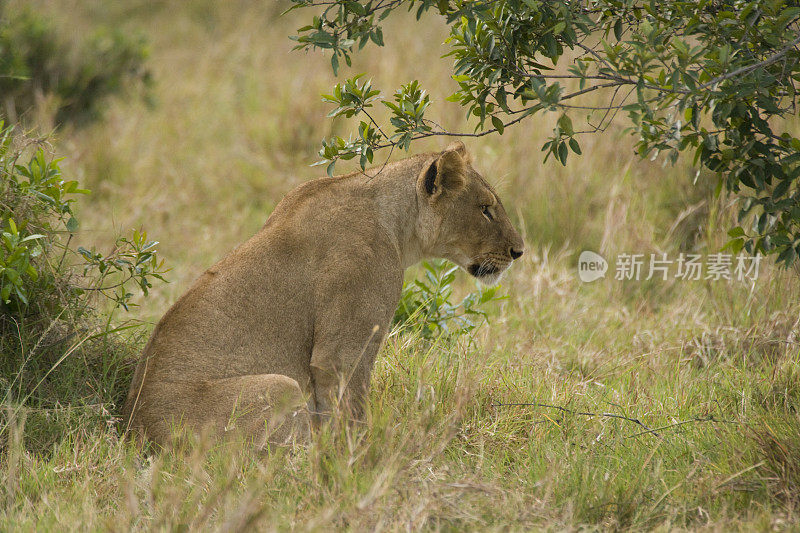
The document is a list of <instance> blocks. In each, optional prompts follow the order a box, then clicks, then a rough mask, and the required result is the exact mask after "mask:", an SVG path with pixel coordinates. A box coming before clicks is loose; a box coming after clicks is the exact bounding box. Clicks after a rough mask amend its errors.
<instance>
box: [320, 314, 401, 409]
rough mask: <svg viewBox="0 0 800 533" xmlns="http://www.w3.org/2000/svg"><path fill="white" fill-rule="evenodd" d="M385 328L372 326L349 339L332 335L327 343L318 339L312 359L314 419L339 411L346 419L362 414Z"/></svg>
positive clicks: (384, 326)
mask: <svg viewBox="0 0 800 533" xmlns="http://www.w3.org/2000/svg"><path fill="white" fill-rule="evenodd" d="M387 328H388V324H382V325H379V324H374V325H372V327H370V328H369V330H368V332H362V334H361V335H353V334H352V328H348V329H350V330H351V334H350V335H352V337H353V338H348V337H345V336H343V335H341V332H342V330H339V331H338V333H339V335H335V336H334V337H333V338H331V339H330V341H329V342H325V341H324V340H323V339H320V342H318V343H315V345H314V349H313V351H312V355H311V376H312V379H313V385H314V401H315V406H314V407H315V409H314V412H315V414H316V418H317V421H318V422H322V420H323V419H324V417H325V416H328V415H330V414H331V413H333V412H335V411H337V410H342V411H344V413H345V415H346V416H352V417H354V418H357V419H360V418H362V417H363V414H364V406H365V403H366V398H367V393H368V392H369V381H370V376H371V374H372V366H373V364H374V362H375V356H376V355H377V353H378V349H379V348H380V345H381V341H382V340H383V337H384V334H383V331H386V329H387Z"/></svg>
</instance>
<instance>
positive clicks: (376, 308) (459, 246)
mask: <svg viewBox="0 0 800 533" xmlns="http://www.w3.org/2000/svg"><path fill="white" fill-rule="evenodd" d="M367 174H368V175H366V176H365V175H364V174H362V173H354V174H350V175H348V176H340V177H335V178H320V179H317V180H313V181H310V182H308V183H305V184H303V185H301V186H299V187H297V188H296V189H294V190H293V191H292V192H290V193H289V194H288V195H287V196H286V197H285V198H284V199H283V200H282V201H281V202H280V203H279V204H278V206H277V207H276V208H275V211H274V212H273V213H272V214H271V215H270V217H269V218H268V219H267V222H266V224H265V225H264V227H263V228H262V229H261V231H259V232H258V233H257V234H256V235H255V236H253V237H252V238H251V239H250V240H248V241H247V242H245V243H244V244H242V245H241V246H239V247H238V248H236V249H235V250H233V251H232V252H231V253H230V254H229V255H228V256H227V257H225V258H224V259H223V260H221V261H220V262H219V263H217V264H216V265H214V266H213V267H211V268H210V269H208V270H207V271H206V272H205V273H204V274H203V275H202V276H201V277H200V278H199V279H198V280H197V281H196V282H195V284H194V285H193V286H192V287H191V288H190V289H189V290H188V291H187V292H186V293H185V294H184V295H183V296H182V297H181V298H180V299H178V301H177V302H176V303H175V304H174V305H173V306H172V308H171V309H170V310H169V311H167V313H166V314H165V315H164V317H163V318H162V319H161V321H160V322H159V323H158V325H157V326H156V328H155V330H154V331H153V335H152V337H151V338H150V341H149V342H148V344H147V346H146V347H145V350H144V354H143V357H142V360H141V361H140V363H139V366H138V367H137V369H136V373H135V375H134V379H133V383H132V384H131V389H130V392H129V394H128V398H127V401H126V403H125V409H124V412H125V420H126V423H127V424H128V425H129V427H130V428H131V429H132V430H134V431H135V432H136V433H138V434H140V435H142V436H145V437H147V438H149V439H151V440H153V441H155V442H157V443H159V444H162V445H167V444H168V443H169V442H170V437H171V434H172V432H173V431H174V428H175V426H179V425H183V426H185V427H188V428H189V429H190V430H192V431H199V430H202V429H204V428H205V429H207V430H210V431H212V432H213V433H216V434H221V433H224V432H226V431H229V430H237V431H239V432H242V433H243V434H244V435H245V436H247V437H248V438H252V439H253V440H255V441H256V442H258V443H259V444H264V443H266V442H284V441H286V440H288V439H291V438H295V437H297V438H301V439H302V438H304V437H305V436H306V435H307V433H308V431H309V428H310V427H311V426H312V422H313V421H314V420H316V417H315V416H314V414H315V413H327V412H330V411H331V409H332V407H333V406H334V403H335V402H337V401H339V400H344V401H346V402H347V404H348V405H349V406H350V407H351V408H352V409H353V410H354V411H355V412H356V413H357V414H358V413H360V411H361V409H362V407H363V402H364V399H365V396H366V392H367V388H368V386H369V380H370V373H371V370H372V366H373V362H374V360H375V356H376V354H377V352H378V348H379V347H380V345H381V342H382V340H383V338H384V336H385V335H386V333H387V330H388V328H389V326H390V323H391V319H392V316H393V313H394V309H395V307H396V306H397V302H398V300H399V297H400V291H401V288H402V282H403V271H404V270H405V268H406V267H408V266H410V265H412V264H414V263H416V262H417V261H419V260H420V259H422V258H425V257H444V258H447V259H450V260H452V261H454V262H455V263H457V264H458V265H460V266H461V267H463V268H464V269H466V270H468V271H470V272H471V273H472V274H473V275H476V276H477V277H479V278H480V279H482V280H483V281H486V282H490V283H492V282H495V281H496V280H497V279H498V278H499V276H500V275H501V274H502V271H503V270H505V268H507V267H508V265H509V264H510V263H511V261H512V259H513V257H512V250H513V255H514V256H518V255H521V254H522V249H523V243H522V240H521V238H520V236H519V234H518V233H517V232H516V231H515V230H514V228H513V227H512V225H511V223H510V221H509V219H508V216H507V215H506V213H505V210H504V209H503V206H502V205H501V204H500V200H499V199H498V198H497V195H496V194H495V193H494V191H493V190H492V188H491V187H490V186H489V185H488V184H487V183H486V181H485V180H484V179H483V178H482V177H481V176H480V175H479V174H478V173H477V172H476V171H475V170H474V169H473V168H472V166H471V164H470V158H469V156H468V155H467V153H466V150H465V148H464V145H463V144H462V143H460V142H456V143H453V144H452V145H450V146H449V147H448V149H447V150H445V151H444V152H441V153H435V154H424V155H419V156H415V157H411V158H409V159H404V160H402V161H399V162H397V163H394V164H391V165H387V166H386V167H385V168H383V169H373V170H370V171H368V172H367ZM484 206H489V207H488V214H489V217H491V218H492V220H490V218H489V217H487V215H486V214H485V213H484V212H483V211H484V209H483V208H484Z"/></svg>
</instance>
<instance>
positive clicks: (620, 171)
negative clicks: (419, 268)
mask: <svg viewBox="0 0 800 533" xmlns="http://www.w3.org/2000/svg"><path fill="white" fill-rule="evenodd" d="M38 3H40V4H42V5H43V6H44V7H45V8H46V9H48V10H51V11H52V12H53V13H54V15H53V16H54V17H56V18H57V19H58V20H59V21H61V22H62V23H63V24H65V25H66V26H67V27H70V28H74V31H82V30H85V29H86V28H87V27H89V26H91V25H92V24H94V23H95V22H96V21H105V22H112V23H119V24H123V25H125V26H126V27H129V28H131V29H136V30H138V31H144V32H146V34H147V35H148V37H149V39H150V41H151V43H152V58H151V60H150V66H151V68H152V69H153V73H154V77H155V80H156V88H155V100H156V104H155V107H153V108H148V107H147V106H146V105H145V104H144V103H142V102H139V101H137V100H135V99H126V100H117V101H114V102H112V103H111V105H110V107H109V110H108V113H107V117H106V120H105V121H103V122H101V123H98V124H96V125H94V126H92V127H90V128H88V129H84V130H80V131H74V132H62V133H61V134H60V142H59V144H60V151H61V152H62V153H63V154H65V155H67V156H68V159H67V161H65V167H66V168H67V169H68V171H69V172H71V173H73V174H74V175H77V176H78V177H79V178H80V179H82V181H83V182H85V183H86V184H87V185H88V186H89V187H90V188H91V189H93V190H94V191H95V194H94V195H93V197H92V199H91V201H90V203H89V204H85V205H84V210H83V212H82V220H83V221H84V223H85V226H84V232H83V238H84V239H86V240H87V241H89V242H104V240H108V239H110V238H111V236H112V235H113V234H114V231H113V229H112V227H111V224H110V223H109V221H110V220H113V225H114V226H115V227H117V228H123V229H127V228H130V227H133V226H139V225H144V226H145V227H146V228H147V230H148V232H149V233H150V234H151V235H154V236H157V238H158V239H159V240H160V241H161V242H162V245H161V250H162V253H163V254H164V255H165V256H166V257H167V258H168V261H169V263H170V264H171V265H172V267H173V271H172V273H171V275H170V276H169V277H170V278H171V280H172V283H171V284H169V285H167V286H162V287H160V288H158V289H157V290H156V291H155V293H154V296H153V297H152V298H150V299H149V300H148V301H145V302H142V304H143V305H142V307H141V308H140V309H139V310H137V311H134V313H136V314H137V315H138V316H140V317H142V318H145V319H150V320H154V319H156V318H157V317H158V316H159V315H160V314H161V313H163V311H164V310H165V309H166V307H167V306H168V304H169V303H170V302H171V301H173V300H174V299H175V298H176V297H177V296H178V295H179V294H180V293H181V292H182V291H183V290H185V289H186V287H187V286H188V284H189V283H190V282H191V281H192V279H193V278H194V277H195V276H197V275H198V274H199V273H200V272H201V271H202V270H203V269H205V268H206V267H207V266H209V265H210V264H211V263H212V262H214V261H215V260H216V259H217V258H219V257H221V256H222V255H223V254H224V253H226V252H227V251H228V250H229V249H230V248H232V247H233V246H234V245H235V244H237V243H238V242H240V241H242V240H244V239H245V238H247V237H248V236H250V235H251V234H252V233H253V232H254V231H256V230H257V229H258V228H259V227H260V225H261V224H262V223H263V221H264V219H265V218H266V216H267V214H268V213H269V211H270V210H271V209H272V207H273V206H274V205H275V203H276V202H277V201H278V200H279V199H280V198H281V196H282V195H283V194H285V193H286V192H287V191H288V190H290V189H291V188H292V187H294V186H296V185H297V184H298V183H301V182H302V181H305V180H307V179H309V178H311V177H313V176H314V175H315V174H316V173H317V169H309V168H308V166H307V165H308V163H310V162H312V161H313V160H314V159H315V151H316V149H317V146H318V144H319V141H320V139H321V138H322V137H323V136H326V135H328V134H329V133H330V132H331V129H332V128H333V129H334V130H335V131H345V130H344V128H345V127H346V126H344V125H341V124H335V125H333V126H331V124H330V123H329V122H327V121H326V120H325V119H324V118H323V117H324V114H325V112H326V111H327V108H326V106H325V105H323V104H322V103H321V102H320V99H319V94H320V93H322V92H324V91H327V90H328V89H329V88H330V87H331V86H332V85H333V83H335V80H334V79H333V77H332V75H331V74H330V72H329V68H328V66H327V65H328V63H327V59H326V58H324V57H320V56H318V55H303V54H298V53H290V52H289V50H290V48H291V46H292V43H291V42H289V41H288V40H287V39H286V35H287V34H289V33H291V32H292V30H293V29H294V28H296V27H298V26H299V25H300V24H301V22H302V20H303V18H304V17H305V16H307V15H304V14H300V15H299V16H298V15H297V14H292V15H291V16H288V17H283V18H279V17H278V14H279V13H280V11H281V9H283V8H284V7H285V4H284V3H282V2H281V3H274V4H273V3H272V2H259V3H250V2H244V1H239V2H230V3H216V2H211V1H201V0H194V1H192V2H187V3H185V4H183V5H181V7H176V6H175V5H173V3H167V2H155V3H154V2H143V1H142V2H126V3H125V7H119V6H116V7H112V8H109V7H108V6H107V5H106V3H105V2H100V1H99V0H74V1H71V2H66V1H64V2H56V1H55V0H51V1H45V0H39V1H38ZM223 6H224V7H223ZM385 33H386V37H387V48H386V49H382V50H374V49H373V50H370V51H369V52H365V53H364V54H362V55H359V56H357V57H356V61H355V63H356V64H355V65H354V68H353V69H352V72H354V73H355V72H361V71H368V72H370V73H372V74H373V75H374V80H375V84H376V85H377V86H379V87H382V88H384V89H385V90H386V91H391V90H392V89H393V88H395V87H396V86H397V85H398V84H399V83H401V82H403V81H406V80H408V79H413V78H419V79H420V80H421V81H422V83H423V86H425V87H427V88H428V89H429V90H430V91H431V92H432V94H433V95H435V96H437V97H438V98H437V101H436V102H435V107H434V109H433V111H434V113H435V114H436V115H437V118H439V119H440V121H441V122H442V123H444V124H447V125H448V126H450V127H452V128H453V129H456V128H464V122H463V117H462V116H461V115H462V114H461V111H460V110H459V109H458V108H457V107H455V106H453V105H451V104H446V103H445V102H443V101H442V100H443V98H441V97H442V96H443V95H445V94H448V92H449V91H450V90H451V89H452V88H453V82H452V81H450V80H449V79H448V62H447V61H446V60H442V59H440V58H439V57H438V56H439V55H440V53H439V52H440V51H442V50H443V48H442V47H440V46H439V44H438V43H440V42H441V41H442V39H443V37H444V27H443V25H442V24H441V23H440V22H439V21H437V20H435V19H433V18H429V19H425V21H424V22H423V23H422V24H413V23H412V22H411V19H410V18H409V17H405V18H403V17H400V18H399V19H398V20H396V21H393V22H392V21H390V24H389V26H388V28H387V30H386V32H385ZM549 123H550V118H542V119H538V118H534V119H533V120H531V121H528V122H526V123H524V124H521V125H519V126H517V127H514V128H510V129H509V130H507V131H506V134H505V135H504V136H502V137H491V138H486V139H484V140H481V141H480V142H478V141H475V142H469V143H468V148H469V149H470V150H471V151H472V152H473V153H474V155H475V159H476V161H477V164H478V166H479V167H480V168H482V169H484V170H485V171H486V172H485V173H486V174H487V176H488V177H489V179H490V180H492V181H494V182H495V183H498V184H499V190H500V192H501V195H502V196H503V197H504V198H505V203H506V205H507V208H508V210H509V212H510V213H511V214H512V216H513V217H514V218H515V221H516V222H517V223H518V224H519V226H520V227H521V228H522V229H523V230H524V233H525V236H526V241H527V244H528V247H529V249H530V253H528V254H526V255H525V256H524V258H523V259H522V260H521V262H519V264H517V265H515V267H514V268H513V269H512V272H511V273H510V275H509V276H508V277H507V278H506V280H505V281H504V286H505V290H506V291H507V293H508V295H509V297H508V299H507V300H505V301H503V302H502V303H501V304H499V305H497V306H496V308H495V309H494V310H493V313H492V322H491V325H490V326H489V327H486V328H483V329H481V330H479V332H478V333H477V335H476V336H475V338H474V339H471V340H472V342H466V341H465V342H462V343H455V344H448V343H443V342H439V343H433V344H430V343H427V342H425V341H423V340H422V339H418V338H414V337H408V336H399V335H398V336H394V337H392V338H390V339H389V341H388V343H387V346H386V347H385V348H384V350H383V351H382V354H381V356H380V358H379V361H378V364H377V368H376V370H375V376H374V382H373V389H372V396H371V403H370V412H369V419H368V422H367V423H366V424H364V425H357V426H354V427H347V426H343V427H338V426H337V427H333V428H330V429H329V430H327V431H325V432H322V433H321V434H319V435H317V436H316V442H314V443H313V444H312V445H311V446H309V447H307V448H297V449H291V450H277V451H274V452H272V453H271V454H267V455H266V456H258V455H256V454H254V453H253V452H252V451H250V450H249V449H247V448H246V447H244V448H243V447H241V446H238V445H235V444H231V445H229V446H225V447H213V446H210V445H209V444H208V443H205V442H202V441H201V442H198V443H197V445H196V446H195V447H193V448H191V449H189V450H187V451H186V452H185V453H183V454H153V453H149V452H146V451H144V452H143V451H142V450H140V449H138V448H136V446H135V445H133V444H131V443H128V442H124V441H120V440H119V438H118V437H117V433H116V431H115V430H114V429H113V428H110V429H106V428H96V427H92V428H87V429H85V430H83V431H81V430H80V429H78V430H76V431H73V432H71V433H70V434H69V435H68V436H66V437H64V438H62V439H61V440H57V441H56V444H54V445H53V447H52V449H51V450H49V452H48V453H31V452H30V451H26V449H27V448H26V447H25V446H24V443H22V442H21V435H23V432H22V430H21V426H22V424H23V420H22V418H18V419H17V421H16V423H15V424H16V425H15V426H13V427H16V428H17V430H16V431H11V432H9V433H8V434H7V435H6V436H7V437H8V439H9V442H8V444H7V447H6V456H5V458H4V461H3V463H2V466H0V478H2V479H0V501H2V502H3V504H2V507H0V529H5V530H46V529H51V528H59V529H60V528H68V529H92V530H93V529H113V530H116V529H120V528H134V529H148V530H150V529H169V530H173V529H183V528H186V527H188V528H189V529H193V530H194V529H220V530H223V529H224V530H238V529H251V528H258V529H265V530H273V529H274V530H283V529H289V528H297V529H303V530H329V529H330V528H331V527H337V528H343V529H351V530H365V529H366V530H370V529H393V530H394V529H396V530H405V529H410V530H417V529H445V530H462V529H475V530H500V529H502V530H507V529H511V530H529V529H548V530H563V529H568V530H574V529H607V528H608V529H629V528H630V529H648V530H649V529H660V530H672V529H693V530H694V529H707V530H725V531H727V530H753V529H758V530H767V529H792V528H796V527H797V526H796V523H797V519H798V516H797V513H798V504H800V471H798V467H797V465H798V464H800V437H798V432H799V431H800V418H798V417H799V416H800V414H799V411H798V408H800V362H799V360H800V349H798V342H800V339H799V338H798V336H800V326H799V325H798V321H799V320H800V282H799V281H798V277H797V273H796V272H781V271H777V270H775V269H773V268H770V267H769V266H768V265H767V266H765V267H764V268H762V272H761V275H760V277H759V279H758V281H757V282H756V283H754V284H753V285H752V286H751V285H748V284H743V283H737V282H731V283H726V282H712V281H698V282H682V281H674V280H673V281H668V282H660V281H659V282H656V281H651V282H643V281H642V282H638V283H637V282H624V283H623V282H616V281H613V280H610V279H607V280H604V281H599V282H595V283H593V284H582V283H581V282H580V281H579V280H578V278H577V275H576V271H575V257H576V255H575V254H576V252H579V251H580V250H582V249H584V248H589V249H594V250H599V251H601V252H603V253H604V254H606V256H607V257H613V256H614V255H615V254H616V253H618V252H620V251H635V252H638V253H646V254H649V253H650V252H662V251H664V252H669V253H670V255H671V256H674V255H675V254H677V252H678V251H680V250H690V249H695V250H699V251H700V252H701V253H712V252H715V251H717V250H718V249H719V248H720V246H721V245H722V244H723V243H724V240H725V236H724V231H722V229H720V228H725V227H726V225H727V224H728V220H729V216H730V215H729V211H728V210H727V209H726V205H727V204H726V200H725V199H715V198H714V197H713V196H712V195H711V193H710V190H711V188H712V186H713V177H712V176H708V175H704V174H701V175H700V179H699V184H698V185H697V186H692V185H691V179H692V178H693V176H694V173H693V171H692V169H690V168H689V167H688V166H686V165H679V166H677V167H674V168H672V167H667V168H665V167H662V166H661V165H660V164H659V163H658V162H641V161H639V160H637V159H636V157H635V156H634V154H633V151H632V143H631V141H630V139H628V138H627V137H624V136H622V135H621V133H620V131H619V130H609V131H608V132H606V133H605V134H604V135H602V136H597V137H593V138H589V139H586V140H585V141H584V142H582V146H583V151H584V155H583V157H582V158H580V159H574V160H573V161H572V162H571V163H570V164H569V166H568V167H567V168H563V167H561V166H560V165H556V164H554V163H547V164H545V165H542V163H541V158H542V155H541V153H540V152H539V147H540V146H541V144H542V142H543V140H544V138H545V136H546V135H547V133H548V132H549V127H550V126H549ZM444 142H445V141H442V140H432V141H430V142H428V143H422V145H420V146H419V147H417V148H418V149H419V150H423V149H431V148H437V147H441V146H442V145H443V144H444ZM378 157H379V156H378ZM463 284H464V285H465V286H468V281H466V280H464V281H463ZM498 404H500V405H498ZM505 404H546V405H551V406H558V407H563V408H565V409H568V410H569V411H564V410H560V409H557V408H553V407H542V406H538V405H521V406H519V405H518V406H513V405H505ZM107 407H108V409H109V410H112V411H113V409H114V406H107ZM577 413H595V414H596V415H597V416H590V415H587V414H577ZM34 415H35V413H33V414H32V415H31V417H28V424H33V423H36V424H42V423H43V422H42V421H41V418H40V419H38V421H37V419H36V418H35V416H34ZM609 415H614V416H609ZM53 416H56V415H53ZM621 417H623V418H621ZM634 419H635V420H638V421H639V422H641V424H643V425H645V426H646V427H647V428H651V429H654V430H655V431H647V430H645V429H644V428H643V427H642V426H641V425H639V424H637V423H636V422H634V421H633V420H634ZM76 421H77V422H79V421H80V419H76Z"/></svg>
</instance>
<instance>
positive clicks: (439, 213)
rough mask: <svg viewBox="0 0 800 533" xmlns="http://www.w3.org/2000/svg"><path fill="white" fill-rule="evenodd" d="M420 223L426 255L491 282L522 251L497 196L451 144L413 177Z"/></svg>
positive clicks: (459, 145) (461, 151)
mask: <svg viewBox="0 0 800 533" xmlns="http://www.w3.org/2000/svg"><path fill="white" fill-rule="evenodd" d="M417 195H418V197H419V199H420V201H419V203H420V223H421V225H422V226H423V228H424V229H422V231H423V232H424V233H425V236H426V237H427V238H426V239H425V241H427V243H428V249H429V252H430V253H431V254H432V255H435V256H438V257H444V258H446V259H449V260H451V261H453V262H454V263H456V264H457V265H459V266H460V267H461V268H463V269H464V270H466V271H467V272H469V273H470V274H472V275H473V276H475V277H476V278H478V279H479V280H481V282H483V283H487V284H494V283H497V281H498V280H499V279H500V276H501V275H502V274H503V272H505V270H506V269H507V268H508V267H509V265H510V264H511V262H512V261H513V260H515V259H517V258H519V257H520V256H522V253H523V251H524V244H523V242H522V237H520V235H519V233H517V231H516V230H515V229H514V227H513V226H512V225H511V221H510V220H509V218H508V215H507V214H506V211H505V209H504V208H503V204H502V203H501V202H500V198H499V197H498V196H497V193H495V191H494V189H492V187H491V185H489V184H488V183H487V182H486V180H485V179H483V177H482V176H481V175H480V174H479V173H478V172H477V171H476V170H475V169H473V168H472V165H471V164H470V157H469V155H468V154H467V151H466V148H465V147H464V144H463V143H461V142H455V143H453V144H451V145H450V146H448V147H447V149H446V150H445V151H444V152H441V153H440V154H438V155H436V156H435V157H432V158H431V159H430V160H428V161H427V162H426V163H425V165H424V166H423V169H422V172H420V175H419V178H418V179H417Z"/></svg>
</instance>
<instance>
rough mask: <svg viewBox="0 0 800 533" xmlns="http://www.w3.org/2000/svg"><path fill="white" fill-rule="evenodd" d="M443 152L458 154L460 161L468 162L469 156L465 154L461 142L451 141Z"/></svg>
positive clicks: (465, 150) (465, 149)
mask: <svg viewBox="0 0 800 533" xmlns="http://www.w3.org/2000/svg"><path fill="white" fill-rule="evenodd" d="M444 151H445V152H458V155H460V156H461V159H463V160H464V161H467V162H469V161H470V159H471V158H470V155H469V154H468V153H467V147H466V146H464V143H463V142H461V141H453V142H451V143H450V144H448V145H447V148H445V149H444Z"/></svg>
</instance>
